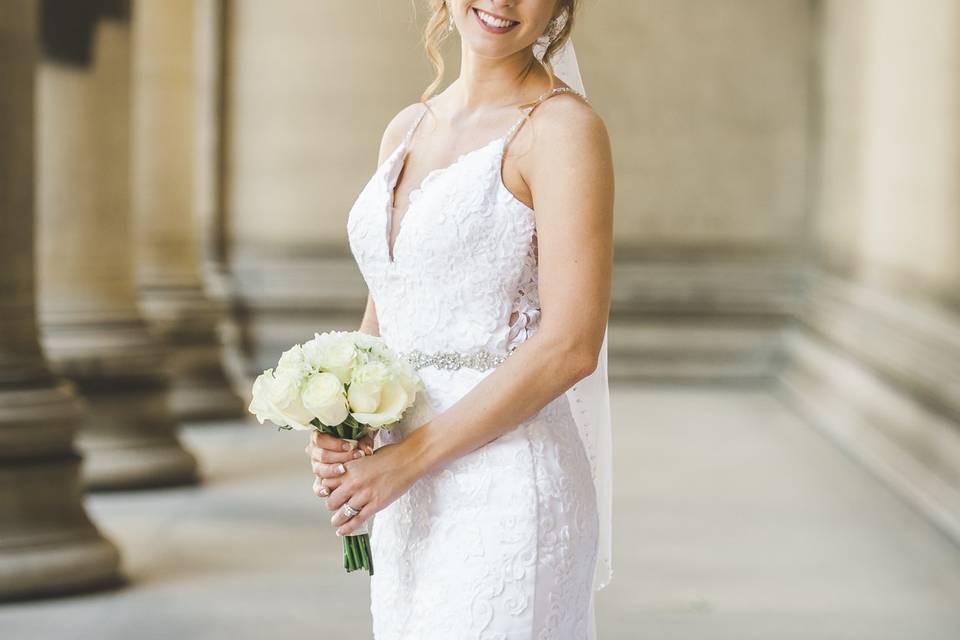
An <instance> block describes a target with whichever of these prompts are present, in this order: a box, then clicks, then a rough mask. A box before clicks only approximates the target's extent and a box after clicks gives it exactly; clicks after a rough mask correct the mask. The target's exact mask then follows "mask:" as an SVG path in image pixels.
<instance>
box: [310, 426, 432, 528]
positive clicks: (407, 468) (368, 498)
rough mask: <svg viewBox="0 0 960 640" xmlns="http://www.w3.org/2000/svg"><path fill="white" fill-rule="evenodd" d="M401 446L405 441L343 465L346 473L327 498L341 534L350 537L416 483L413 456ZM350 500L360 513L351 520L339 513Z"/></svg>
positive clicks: (338, 479) (384, 446)
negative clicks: (411, 459) (411, 461)
mask: <svg viewBox="0 0 960 640" xmlns="http://www.w3.org/2000/svg"><path fill="white" fill-rule="evenodd" d="M401 445H402V442H396V443H391V444H386V445H383V446H382V447H380V448H378V449H377V453H376V455H373V456H366V457H362V458H359V459H356V460H350V461H348V462H345V463H343V464H344V466H345V467H346V473H344V474H342V475H341V476H340V477H339V478H337V479H336V480H335V482H337V487H336V488H335V489H334V490H333V493H331V494H330V497H329V498H327V508H328V509H329V510H330V511H335V512H336V513H334V515H333V517H332V518H331V519H330V522H331V523H332V524H333V525H334V526H335V527H338V529H337V533H338V534H339V535H349V534H350V533H351V532H352V531H353V530H354V529H356V528H357V527H359V526H360V525H362V524H363V523H364V522H366V520H367V519H368V518H370V516H372V515H373V514H374V513H376V512H377V511H380V510H381V509H383V508H384V507H386V506H387V505H389V504H390V503H391V502H393V501H394V500H396V499H397V498H399V497H400V496H401V495H403V494H404V493H405V492H406V491H407V489H409V488H410V485H412V484H413V483H414V481H416V479H417V475H416V473H415V472H414V470H413V465H411V464H410V456H409V454H408V453H407V452H406V451H405V450H404V449H405V448H404V447H403V446H401ZM323 482H327V480H324V481H323ZM347 500H349V501H350V506H351V507H353V508H354V509H359V510H360V513H358V514H357V515H355V516H353V517H352V518H347V516H346V515H345V514H344V513H343V511H341V510H340V507H342V506H343V505H344V503H346V502H347Z"/></svg>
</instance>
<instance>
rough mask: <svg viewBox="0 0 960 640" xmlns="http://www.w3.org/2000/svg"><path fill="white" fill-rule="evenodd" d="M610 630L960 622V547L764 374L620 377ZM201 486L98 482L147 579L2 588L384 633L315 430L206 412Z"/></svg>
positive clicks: (208, 634)
mask: <svg viewBox="0 0 960 640" xmlns="http://www.w3.org/2000/svg"><path fill="white" fill-rule="evenodd" d="M613 403H614V412H615V413H614V415H615V421H616V422H615V424H616V429H617V430H616V434H615V443H616V445H617V447H618V449H617V453H616V458H615V460H614V464H615V479H616V482H617V488H616V492H615V505H614V508H615V519H616V523H615V524H616V527H617V528H616V530H615V532H614V543H615V549H614V580H613V582H612V583H611V585H610V586H609V587H608V588H607V589H605V590H604V591H602V592H600V594H598V615H599V626H600V638H601V639H603V640H614V639H624V640H626V639H631V640H632V639H638V640H667V639H673V638H676V639H683V640H698V639H704V640H706V639H710V640H718V639H720V640H723V639H731V640H733V639H736V640H750V639H763V640H788V639H797V640H800V639H803V640H821V639H823V640H826V639H844V640H847V639H850V640H852V639H857V640H859V639H863V640H888V639H889V640H892V639H898V640H957V639H958V638H960V549H958V548H957V547H956V546H954V545H953V544H951V543H950V542H949V541H948V540H947V539H946V538H945V537H943V536H942V535H941V534H940V533H939V532H938V531H937V530H935V529H933V528H932V527H931V526H930V525H928V524H927V523H926V522H925V521H924V520H922V519H921V518H920V517H919V516H917V515H916V514H915V513H914V512H913V511H912V510H911V509H910V508H909V507H907V506H906V505H904V504H903V503H902V502H901V501H900V500H899V499H898V498H897V497H896V496H894V495H893V494H891V493H890V492H889V491H887V490H886V489H885V488H884V487H883V486H881V485H879V484H878V483H877V482H876V481H875V480H874V479H873V478H872V477H871V476H869V475H868V474H867V473H865V472H864V471H863V470H862V469H861V468H859V467H858V466H856V465H855V464H854V463H852V462H851V461H850V460H849V459H848V458H847V457H846V456H845V455H844V454H843V453H842V452H840V451H838V450H836V449H835V448H834V447H833V446H832V445H831V444H830V443H829V441H828V440H826V439H825V438H823V437H822V436H821V435H820V434H819V433H818V432H817V431H816V430H814V429H811V428H810V427H808V426H806V425H805V424H803V423H802V422H800V421H799V420H798V419H797V418H795V417H794V416H793V415H792V414H791V413H789V412H788V411H787V410H785V409H784V408H783V407H782V406H781V405H780V404H779V402H778V401H777V400H776V399H775V398H774V397H772V396H770V395H768V394H767V393H765V392H763V391H762V390H752V391H751V390H729V389H728V390H722V389H716V388H711V387H674V386H643V387H615V388H614V389H613ZM184 437H185V440H186V442H187V443H188V444H189V446H190V447H191V449H193V450H194V451H195V452H197V454H198V455H199V456H200V458H201V460H202V462H203V466H204V471H205V476H206V481H205V483H204V484H203V486H202V487H201V488H188V489H175V490H164V491H144V492H135V493H125V494H105V495H96V496H92V497H91V498H90V499H89V501H88V506H89V509H90V511H91V513H92V514H93V515H94V516H95V518H96V519H97V521H98V522H99V523H100V524H101V526H102V529H103V530H104V532H105V533H106V534H107V535H109V536H110V537H111V538H112V539H113V540H114V541H116V542H117V543H118V544H119V545H120V546H121V547H122V549H123V552H124V559H125V567H126V573H127V576H128V578H129V584H128V585H127V586H126V587H124V588H121V589H118V590H114V591H110V592H101V593H98V594H88V595H83V596H74V597H64V598H57V599H48V600H43V601H38V602H29V603H17V604H8V605H4V606H0V638H3V639H4V640H14V639H16V640H20V639H34V638H51V639H53V638H56V639H58V640H80V639H83V640H86V639H98V640H100V639H111V640H112V639H126V638H131V639H132V638H136V639H138V640H141V639H142V640H153V639H168V638H175V639H177V640H190V639H194V638H202V639H205V640H206V639H209V640H217V639H221V638H223V639H227V638H229V639H231V640H239V639H246V638H250V639H254V638H256V639H260V638H275V639H280V638H283V639H299V638H304V639H306V638H320V637H323V638H332V637H338V638H349V639H356V638H369V637H370V633H369V630H368V629H369V601H368V591H367V586H366V581H365V578H364V576H363V575H362V574H361V573H359V572H358V573H353V574H350V575H345V574H343V573H342V570H341V569H340V565H339V563H340V557H339V545H340V541H339V539H338V538H336V537H335V536H334V535H333V533H332V529H331V527H330V524H329V522H328V516H329V512H327V511H326V509H325V508H324V506H323V503H322V502H321V501H320V500H318V499H317V498H315V497H314V496H313V494H312V493H311V490H310V483H311V477H310V474H309V468H308V467H307V464H306V460H305V456H304V455H303V442H304V438H303V434H291V433H278V432H277V431H275V430H272V429H270V428H268V427H266V426H259V425H256V423H254V424H253V425H239V424H237V425H215V426H206V427H192V428H188V429H187V430H186V432H185V434H184Z"/></svg>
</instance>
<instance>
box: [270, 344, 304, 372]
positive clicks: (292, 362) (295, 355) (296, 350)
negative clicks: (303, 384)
mask: <svg viewBox="0 0 960 640" xmlns="http://www.w3.org/2000/svg"><path fill="white" fill-rule="evenodd" d="M276 373H277V374H280V373H283V374H285V375H289V376H293V377H298V378H301V379H302V378H305V377H306V376H307V374H309V373H310V365H309V363H308V362H307V359H306V358H305V357H304V354H303V347H301V346H300V345H299V344H295V345H293V346H292V347H290V348H289V349H287V350H286V351H284V352H283V354H282V355H281V356H280V362H278V363H277V370H276Z"/></svg>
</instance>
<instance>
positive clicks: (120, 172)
mask: <svg viewBox="0 0 960 640" xmlns="http://www.w3.org/2000/svg"><path fill="white" fill-rule="evenodd" d="M43 7H44V16H43V20H44V25H45V27H46V26H49V29H47V28H45V29H44V30H43V38H42V42H43V44H44V54H45V55H44V57H43V59H42V60H41V64H40V68H39V76H38V82H39V87H38V101H39V102H38V105H37V107H38V114H39V121H40V124H39V131H38V145H39V151H38V152H39V161H38V167H39V171H40V173H39V175H38V182H39V189H38V197H39V202H38V212H39V216H40V243H39V247H40V256H39V258H40V259H39V267H40V293H41V296H40V311H41V319H42V330H43V334H44V336H43V338H44V346H45V348H46V349H47V352H48V354H49V356H50V358H51V360H52V361H53V363H54V364H55V367H56V369H57V371H58V372H60V373H62V374H63V375H65V376H66V377H68V378H70V379H71V380H73V381H74V382H75V383H76V384H77V386H78V387H79V389H80V391H81V393H82V394H83V396H85V398H86V399H87V400H88V401H89V405H90V415H89V417H88V419H87V420H86V421H85V423H84V425H83V429H82V430H81V433H80V437H79V438H78V443H79V444H80V446H81V448H82V450H83V452H84V454H85V458H86V461H85V467H84V477H85V480H86V483H87V485H88V486H89V487H91V488H108V489H122V488H132V487H143V486H159V485H169V484H180V483H184V482H192V481H194V480H195V479H196V475H195V474H196V461H195V460H194V458H193V456H192V455H190V454H189V453H188V452H187V451H185V450H184V449H183V447H182V446H181V445H180V443H179V441H178V439H177V437H176V434H175V428H176V422H175V421H174V419H173V417H172V415H171V413H170V411H169V408H168V398H167V392H168V387H169V373H168V369H167V363H166V354H165V352H164V349H163V347H162V345H161V343H160V342H159V341H158V340H157V339H156V338H155V337H154V336H153V335H152V334H151V333H150V332H149V331H148V327H147V325H146V323H145V322H144V320H143V317H142V316H141V312H140V309H139V307H138V301H137V290H136V286H135V283H134V255H133V252H132V234H131V229H130V205H131V198H130V170H129V164H130V35H129V34H130V29H129V5H128V4H127V3H126V2H123V1H122V0H116V1H111V2H100V3H89V4H88V3H59V2H58V3H49V4H44V5H43Z"/></svg>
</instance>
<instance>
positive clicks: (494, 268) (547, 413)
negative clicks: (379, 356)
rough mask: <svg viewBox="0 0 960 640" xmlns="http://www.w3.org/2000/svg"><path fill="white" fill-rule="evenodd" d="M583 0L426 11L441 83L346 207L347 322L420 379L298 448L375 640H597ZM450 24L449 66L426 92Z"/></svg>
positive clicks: (602, 482)
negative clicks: (344, 544)
mask: <svg viewBox="0 0 960 640" xmlns="http://www.w3.org/2000/svg"><path fill="white" fill-rule="evenodd" d="M576 5H577V1H576V0H515V1H509V2H508V1H500V0H446V2H444V1H443V0H433V1H432V2H431V3H430V7H431V10H432V15H431V17H430V19H429V21H428V24H427V28H426V34H425V43H426V52H427V55H428V57H430V59H431V60H432V61H433V63H434V65H435V67H436V68H437V77H436V79H435V80H434V82H433V84H431V85H430V87H428V88H427V90H426V91H425V92H424V95H423V96H421V98H422V100H421V101H420V102H417V103H414V104H411V105H410V106H408V107H406V108H404V109H403V110H401V111H400V112H399V113H398V114H397V115H396V116H395V117H394V118H393V119H392V120H391V122H390V123H389V125H388V126H387V128H386V131H385V132H384V134H383V140H382V143H381V146H380V156H379V162H378V167H377V170H376V171H375V173H374V174H373V176H372V177H371V178H370V180H369V181H368V182H367V184H366V185H365V186H364V188H363V190H362V191H361V192H360V195H359V196H358V198H357V200H356V202H355V204H354V205H353V207H352V208H351V210H350V213H349V216H348V220H347V236H348V240H349V244H350V249H351V252H352V254H353V256H354V258H355V259H356V262H357V265H358V267H359V269H360V271H361V273H362V274H363V277H364V280H365V282H366V284H367V286H368V289H369V297H368V300H367V307H366V311H365V313H364V316H363V320H362V323H361V327H360V330H361V331H363V332H365V333H369V334H373V335H380V336H381V337H382V338H383V339H384V340H385V342H386V343H387V344H388V345H389V346H390V347H391V348H392V349H394V350H395V351H396V352H398V353H400V354H401V355H402V356H403V357H406V358H408V359H409V360H410V362H411V363H412V364H414V366H416V367H417V368H418V373H419V374H420V376H421V379H422V380H423V383H424V391H423V393H422V395H421V396H419V397H418V399H417V402H416V404H415V405H414V406H413V407H411V409H409V410H408V412H407V414H406V415H404V418H403V420H402V421H401V422H400V423H397V424H396V425H394V428H392V429H391V430H390V431H389V432H380V433H379V434H378V435H377V439H376V442H373V441H370V440H369V439H367V440H361V441H360V443H359V446H358V448H357V449H355V450H354V449H348V450H342V449H341V448H340V445H342V444H343V442H342V441H341V440H339V439H336V438H333V437H332V436H327V435H323V434H320V433H314V434H313V435H312V437H311V441H310V443H309V444H308V446H307V449H306V451H307V453H308V455H309V456H310V459H311V464H312V469H313V472H314V474H315V476H316V480H315V483H314V492H315V493H316V494H317V495H318V496H321V497H325V498H326V504H327V507H328V508H329V509H330V510H331V511H333V512H334V514H333V517H332V519H331V522H332V524H333V525H334V527H335V528H336V532H337V534H338V535H349V534H351V533H354V532H358V531H360V530H365V529H363V528H364V527H367V526H368V525H369V527H370V528H369V531H370V543H371V551H372V555H373V566H374V573H373V574H372V575H371V577H370V591H371V604H370V610H371V613H372V617H373V631H374V636H375V637H376V638H377V639H378V640H391V639H404V640H453V639H457V638H478V639H486V638H489V639H501V640H521V639H528V638H529V639H532V638H538V639H539V638H548V639H550V640H563V639H571V640H572V639H583V638H594V637H595V636H596V630H595V619H594V593H595V590H596V589H599V588H602V587H603V586H605V585H606V584H607V583H608V582H609V580H610V575H611V567H610V547H609V540H610V534H609V527H610V512H609V496H610V491H609V484H610V479H609V478H610V462H609V458H610V438H609V436H610V424H609V422H610V421H609V409H608V397H607V379H606V347H607V338H606V336H607V333H606V331H607V316H608V308H609V295H610V294H609V292H610V281H611V272H612V255H613V247H612V236H613V228H612V226H613V222H612V218H613V196H614V194H613V192H614V184H613V166H612V159H611V151H610V142H609V139H608V135H607V131H606V128H605V126H604V124H603V121H602V120H601V118H600V117H599V115H597V113H596V112H595V111H594V110H593V108H592V106H591V105H590V103H589V102H588V101H587V100H586V97H585V95H584V92H583V89H582V85H581V84H580V77H579V70H578V68H577V64H576V58H575V55H574V53H573V49H572V42H571V41H570V32H571V29H572V27H573V17H574V14H575V10H576ZM454 30H456V31H458V32H459V34H460V39H461V60H462V63H461V69H460V73H459V76H458V78H457V79H456V80H455V81H454V82H453V83H452V84H450V86H449V87H448V88H447V89H446V90H444V91H442V92H441V93H439V94H436V95H433V94H432V92H433V90H434V89H435V88H436V87H437V85H438V84H439V83H440V80H441V77H442V74H443V61H442V59H441V58H440V56H439V53H438V51H439V46H438V45H439V42H440V41H441V40H442V39H443V38H444V37H446V36H447V35H448V34H450V33H452V32H453V31H454ZM554 69H556V71H554ZM518 113H519V114H520V115H519V116H518V115H517V114H518ZM347 446H349V444H348V445H347ZM375 514H376V517H374V515H375Z"/></svg>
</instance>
